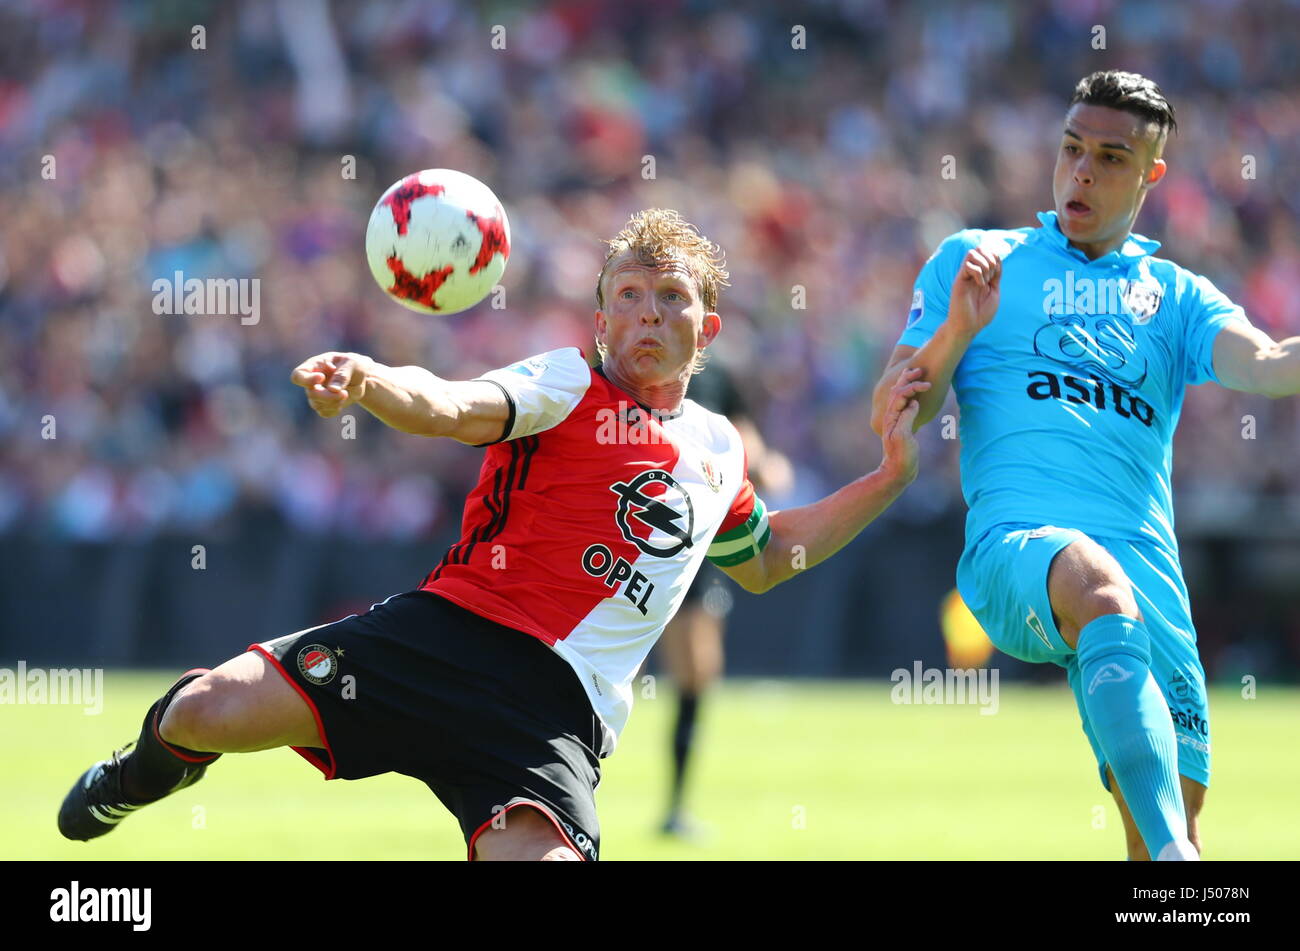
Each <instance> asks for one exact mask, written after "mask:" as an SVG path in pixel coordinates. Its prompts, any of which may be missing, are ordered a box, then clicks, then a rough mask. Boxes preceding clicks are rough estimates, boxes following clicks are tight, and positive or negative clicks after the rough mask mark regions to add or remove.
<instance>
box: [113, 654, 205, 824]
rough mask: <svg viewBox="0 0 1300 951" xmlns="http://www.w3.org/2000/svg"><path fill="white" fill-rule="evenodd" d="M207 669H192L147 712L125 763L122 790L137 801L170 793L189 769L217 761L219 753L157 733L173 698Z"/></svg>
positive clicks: (141, 801) (157, 797)
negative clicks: (178, 742)
mask: <svg viewBox="0 0 1300 951" xmlns="http://www.w3.org/2000/svg"><path fill="white" fill-rule="evenodd" d="M205 673H208V671H207V670H191V671H189V672H188V673H186V674H185V676H183V677H181V679H180V680H178V681H176V683H174V684H173V685H172V688H171V689H170V690H168V691H167V693H166V694H164V695H163V697H162V699H161V700H158V701H157V702H156V703H155V704H154V705H153V706H152V707H150V708H149V712H148V713H147V714H145V718H144V725H143V727H141V729H140V738H139V739H138V740H136V741H135V748H134V749H133V750H131V754H130V755H129V756H128V757H127V758H126V760H125V762H124V763H123V772H122V791H123V792H124V793H126V795H127V797H128V798H130V799H131V800H132V801H134V802H139V803H145V802H152V801H153V800H155V799H159V798H161V797H163V796H165V795H167V794H168V793H169V792H171V791H172V790H173V789H174V788H175V787H176V784H177V783H179V782H180V781H181V780H182V779H184V778H185V775H186V773H187V772H190V771H192V770H194V769H197V768H198V767H200V766H205V765H207V764H208V763H211V762H213V761H215V760H216V759H217V758H218V757H219V756H220V755H221V754H220V753H203V752H198V751H196V750H188V749H186V748H185V747H183V746H177V745H175V744H174V743H168V742H167V741H165V740H164V739H163V738H162V737H161V736H160V735H159V734H158V725H159V724H160V723H162V717H163V713H164V712H165V711H166V710H167V705H168V704H169V703H171V702H172V698H173V697H175V696H176V694H178V693H180V692H181V690H183V689H184V688H185V686H186V685H187V684H189V683H190V682H191V681H193V680H197V679H198V678H199V677H202V676H203V675H204V674H205Z"/></svg>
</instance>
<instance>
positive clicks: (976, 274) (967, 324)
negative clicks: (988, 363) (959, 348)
mask: <svg viewBox="0 0 1300 951" xmlns="http://www.w3.org/2000/svg"><path fill="white" fill-rule="evenodd" d="M1001 282H1002V258H1001V256H1000V255H998V254H997V253H996V252H995V251H994V250H993V249H992V248H988V247H983V248H971V249H970V250H969V251H967V252H966V257H964V258H962V262H961V267H960V268H958V269H957V276H956V277H955V278H954V279H953V282H952V291H951V293H950V294H949V297H948V320H949V321H950V322H952V323H953V324H955V325H956V326H957V328H958V329H959V330H961V331H963V332H964V333H967V334H969V335H970V336H972V337H974V336H975V335H976V334H977V333H979V332H980V331H981V330H983V329H984V328H985V327H987V326H988V324H989V321H991V320H992V319H993V315H994V314H995V313H997V310H998V301H999V299H1000V297H1001V294H1000V290H1001Z"/></svg>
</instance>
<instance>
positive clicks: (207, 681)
mask: <svg viewBox="0 0 1300 951" xmlns="http://www.w3.org/2000/svg"><path fill="white" fill-rule="evenodd" d="M317 736H318V733H317V730H316V724H315V720H314V718H313V717H312V714H311V710H310V709H309V708H308V706H307V704H306V703H305V702H304V701H303V699H302V698H301V697H299V696H298V695H297V694H296V693H295V692H294V691H293V689H292V688H291V687H290V686H289V685H288V684H287V683H286V682H285V681H284V679H283V678H282V677H280V676H279V674H278V673H276V672H275V671H274V669H272V668H271V665H270V663H269V662H268V661H267V660H266V659H265V658H264V657H262V656H261V655H259V654H252V653H249V654H242V655H240V656H239V657H236V658H233V659H232V660H229V661H227V662H226V663H224V664H222V665H221V666H220V667H218V668H217V669H216V670H211V671H209V670H191V671H189V672H187V673H186V674H184V675H183V676H182V677H181V678H180V679H179V680H177V681H176V683H174V684H173V685H172V686H171V688H170V689H169V690H168V691H167V692H166V693H165V694H164V695H163V696H162V697H161V698H160V699H159V700H157V701H155V702H154V704H153V705H152V706H151V707H150V708H149V710H148V712H147V713H146V714H145V717H144V722H143V724H142V725H141V728H140V735H139V736H138V737H137V739H136V740H135V742H134V743H133V744H129V745H128V746H127V747H124V748H123V749H121V750H118V751H116V752H115V753H113V755H112V756H111V757H110V758H109V759H107V760H103V761H101V762H99V763H96V764H94V765H93V766H92V767H91V768H90V769H89V770H87V771H86V772H85V773H84V774H83V775H82V776H81V777H80V778H79V779H78V780H77V782H76V783H74V784H73V787H72V789H71V791H69V793H68V795H67V796H66V797H65V799H64V801H63V805H62V807H61V808H60V810H59V830H60V831H61V832H62V833H63V835H64V836H65V837H67V838H70V839H77V840H82V841H85V840H88V839H92V838H96V837H98V836H101V835H104V834H105V833H107V832H110V831H112V829H113V828H114V827H116V825H117V823H119V822H121V820H122V819H124V818H126V816H127V815H129V814H130V813H131V812H134V811H135V810H136V809H138V808H140V807H141V806H145V805H148V804H150V803H153V802H157V801H158V800H159V799H162V798H164V797H166V796H168V795H170V794H171V793H173V792H177V791H178V790H181V789H185V788H187V787H189V786H192V785H194V783H196V782H198V781H199V780H200V779H202V778H203V774H204V773H205V772H206V770H207V768H208V766H209V765H211V764H212V763H213V762H215V761H216V760H217V759H218V758H219V757H220V756H221V754H222V753H233V752H246V751H251V750H261V749H270V748H272V747H275V746H284V745H288V744H298V745H314V744H316V743H317V739H316V738H317Z"/></svg>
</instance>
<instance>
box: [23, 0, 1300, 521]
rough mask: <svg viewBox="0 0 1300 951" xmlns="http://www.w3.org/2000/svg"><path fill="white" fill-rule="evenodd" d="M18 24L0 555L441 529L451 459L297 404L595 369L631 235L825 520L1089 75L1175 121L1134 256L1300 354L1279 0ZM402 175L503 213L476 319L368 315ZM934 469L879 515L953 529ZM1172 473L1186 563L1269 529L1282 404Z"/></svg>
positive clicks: (1293, 451) (185, 14) (874, 454)
mask: <svg viewBox="0 0 1300 951" xmlns="http://www.w3.org/2000/svg"><path fill="white" fill-rule="evenodd" d="M20 7H21V5H19V6H18V7H16V6H12V5H8V4H6V5H3V6H0V50H3V55H2V56H0V151H2V157H0V220H3V223H4V225H3V234H2V236H0V367H2V368H3V369H2V370H0V532H8V531H15V530H20V529H28V530H33V531H37V532H40V533H42V534H46V535H51V536H59V537H67V538H73V539H86V540H111V539H115V538H120V537H129V536H140V535H150V534H153V533H158V532H165V531H171V530H189V529H194V528H202V529H204V530H207V531H218V532H219V531H221V530H223V528H225V529H228V528H229V526H231V525H232V524H235V523H236V522H237V521H238V519H239V518H241V517H250V516H251V517H257V518H266V519H282V520H284V521H285V522H287V523H289V524H292V525H294V526H296V527H297V528H299V529H301V530H303V531H307V532H312V533H321V534H330V533H336V532H342V533H344V534H349V535H356V536H363V537H379V538H414V537H422V536H424V535H426V534H428V533H430V532H433V531H435V530H437V529H440V528H442V527H445V526H446V525H447V524H448V522H447V520H451V522H453V523H454V522H455V521H456V520H458V519H459V510H460V500H461V498H462V497H463V494H464V492H465V490H466V489H467V487H468V486H469V484H470V483H471V480H472V479H473V477H474V476H475V474H476V472H477V470H478V465H479V461H480V453H479V452H478V451H476V450H473V449H470V448H468V447H463V446H460V445H458V444H451V443H448V442H445V441H442V440H425V439H419V438H416V437H412V436H406V435H402V434H398V433H394V432H392V431H390V430H388V429H387V428H386V427H384V426H383V425H382V424H380V423H379V422H378V421H377V420H375V419H373V418H371V417H369V416H368V414H366V413H365V412H364V411H362V410H359V409H357V410H354V411H352V412H354V414H355V415H356V417H357V419H356V426H357V428H356V438H355V439H346V438H343V436H344V434H343V432H342V429H341V426H342V424H341V423H340V421H339V420H338V419H334V420H320V419H318V418H317V417H316V416H315V415H314V414H313V413H312V412H311V411H310V409H309V408H308V406H307V404H306V401H305V400H304V399H303V396H302V392H301V391H300V390H299V389H298V388H296V387H294V386H292V385H291V384H290V383H289V373H290V371H291V370H292V368H293V367H294V366H295V365H296V364H297V363H298V362H299V361H301V360H303V359H304V358H306V357H308V356H310V355H312V354H315V353H318V352H321V351H324V350H331V349H338V350H355V351H361V352H365V353H368V354H370V355H372V356H374V357H375V358H377V359H379V360H381V361H383V362H385V363H390V364H397V365H401V364H419V365H422V366H425V367H428V368H429V369H431V370H432V371H433V372H435V373H437V374H439V375H442V376H448V377H453V378H460V379H467V378H470V377H473V376H475V375H477V374H478V373H480V372H482V371H484V370H486V369H489V368H491V367H494V366H500V365H503V364H506V363H509V362H512V361H514V360H516V359H519V358H522V357H524V356H527V355H530V354H533V353H536V352H539V351H543V350H548V349H552V348H555V347H561V346H571V345H576V346H581V347H583V348H584V349H585V350H586V351H587V352H588V353H589V354H590V353H591V351H592V346H591V318H592V313H593V311H594V309H595V301H594V284H595V276H596V273H597V271H598V270H599V267H600V264H601V261H602V260H603V253H604V252H603V246H602V244H601V243H600V240H599V239H600V238H602V237H607V236H610V235H612V234H613V233H614V232H616V231H617V230H618V229H619V228H620V227H621V226H622V224H623V222H624V221H625V220H626V219H627V217H628V216H629V215H630V214H631V213H632V212H634V211H636V210H638V209H640V208H644V207H672V208H676V209H678V210H679V211H681V212H682V214H683V215H685V216H686V217H687V218H688V219H690V220H692V221H694V222H695V223H696V224H698V225H699V227H700V228H701V230H702V231H703V232H704V233H705V234H707V235H708V236H710V237H711V238H713V239H714V240H715V241H717V242H718V243H719V244H721V246H722V247H723V248H724V250H725V251H726V254H727V257H728V261H729V265H730V270H731V285H732V286H731V287H730V288H727V289H724V291H723V294H722V300H721V307H720V309H721V312H722V315H723V318H724V329H723V333H722V336H721V337H720V338H719V341H718V346H717V351H716V353H715V355H714V358H713V359H714V362H716V363H718V364H721V365H722V366H723V367H724V368H727V369H729V370H730V371H731V372H733V374H734V375H735V376H736V377H737V382H738V384H739V385H740V387H741V388H742V390H743V391H744V392H745V393H746V394H747V396H748V397H749V399H750V401H751V403H752V404H753V406H754V407H755V416H756V419H757V421H758V424H759V427H760V429H761V430H762V431H763V433H764V434H765V436H766V438H767V440H768V441H769V442H770V443H771V444H773V445H774V446H775V447H777V448H779V449H781V450H782V451H783V452H784V453H785V454H786V455H787V456H788V457H789V458H790V459H791V460H792V461H793V462H794V465H795V471H796V479H795V483H796V488H795V489H794V492H793V495H792V496H791V497H788V498H783V499H772V500H770V502H771V503H772V504H776V505H778V506H780V505H787V504H792V503H798V502H800V501H803V500H806V499H811V498H815V497H817V496H819V495H820V494H822V493H823V492H825V491H827V490H828V489H831V488H834V487H835V486H837V485H839V484H841V483H842V482H843V481H845V480H846V479H849V478H852V477H853V476H854V475H856V474H859V473H861V472H864V471H867V470H868V469H870V468H872V467H874V465H875V464H876V463H877V461H878V457H879V442H878V440H877V439H876V437H875V436H874V435H873V434H872V433H871V432H870V429H869V425H868V422H867V420H868V412H867V406H868V403H869V398H870V390H871V387H872V386H873V384H874V382H875V379H876V377H877V375H878V373H879V371H880V369H881V368H882V366H883V363H884V361H885V359H886V358H887V356H888V354H889V352H890V350H891V349H892V348H893V345H894V343H895V342H896V340H897V337H898V335H899V333H900V332H901V329H902V326H903V323H904V321H905V318H906V313H907V310H908V307H909V303H910V300H911V288H912V282H913V280H914V278H915V276H916V273H917V271H918V269H919V268H920V266H921V265H922V263H923V262H924V261H925V260H926V258H927V257H928V256H929V254H930V253H931V251H932V250H933V249H934V247H935V246H936V245H937V244H938V243H939V241H940V240H942V239H943V238H944V237H945V236H946V235H947V234H949V233H951V232H953V231H955V230H958V229H960V228H962V227H968V226H969V227H981V226H988V227H1021V226H1024V225H1036V224H1037V222H1036V221H1035V219H1034V213H1035V212H1037V211H1041V210H1047V209H1049V208H1050V207H1051V201H1052V193H1051V172H1052V165H1053V162H1054V158H1055V150H1056V147H1057V142H1058V136H1059V130H1060V126H1061V121H1062V117H1063V115H1064V112H1065V108H1066V103H1067V101H1068V98H1069V95H1070V93H1071V91H1072V88H1073V85H1074V83H1075V82H1076V81H1077V80H1078V79H1079V78H1080V77H1081V76H1083V75H1085V74H1086V73H1089V72H1091V71H1093V70H1095V69H1102V68H1126V69H1132V70H1135V71H1139V72H1143V73H1146V74H1148V75H1150V76H1151V77H1152V78H1154V79H1156V80H1157V81H1158V82H1159V83H1161V85H1162V86H1163V88H1164V90H1165V92H1166V94H1167V95H1168V97H1169V98H1170V100H1171V101H1172V103H1173V104H1174V106H1175V108H1176V109H1177V113H1178V122H1179V129H1180V131H1179V133H1178V134H1177V135H1176V136H1174V137H1173V138H1172V139H1171V141H1170V144H1169V146H1168V149H1167V151H1166V158H1167V160H1168V161H1169V164H1170V172H1169V175H1168V177H1167V178H1166V179H1165V181H1164V182H1163V183H1162V184H1161V185H1160V186H1159V187H1158V188H1156V189H1155V190H1154V191H1153V192H1152V194H1151V196H1150V199H1149V200H1148V202H1147V204H1146V207H1145V209H1144V210H1143V212H1142V215H1141V216H1140V218H1139V220H1138V226H1137V229H1136V230H1137V231H1138V232H1139V233H1142V234H1146V235H1148V236H1151V237H1155V238H1158V239H1159V240H1161V241H1162V242H1163V248H1162V250H1161V252H1159V253H1160V255H1161V256H1165V257H1169V258H1171V259H1173V260H1175V261H1177V262H1179V263H1180V264H1182V265H1183V266H1185V267H1187V268H1189V269H1191V270H1193V271H1196V272H1200V273H1204V274H1206V275H1207V276H1208V277H1210V278H1211V279H1212V280H1213V281H1214V282H1215V283H1216V284H1217V285H1218V286H1219V287H1220V288H1221V289H1222V290H1223V291H1224V292H1225V293H1227V294H1228V295H1229V296H1230V297H1231V298H1233V299H1234V300H1235V301H1237V302H1238V303H1240V304H1241V305H1242V306H1244V307H1245V309H1246V312H1247V314H1248V315H1249V316H1250V318H1251V320H1252V321H1253V322H1254V323H1255V324H1256V325H1257V326H1259V327H1261V328H1264V329H1265V330H1267V331H1268V332H1269V333H1271V334H1272V335H1273V336H1274V337H1275V338H1279V339H1280V338H1281V337H1284V336H1289V335H1293V334H1297V333H1300V293H1297V288H1298V287H1300V242H1298V241H1297V231H1296V226H1295V223H1296V221H1297V219H1298V216H1300V163H1297V162H1296V161H1295V156H1296V155H1297V154H1300V70H1297V69H1296V66H1295V62H1296V56H1297V54H1298V53H1300V50H1298V48H1297V47H1298V46H1300V43H1298V41H1297V34H1298V32H1300V31H1298V30H1297V26H1300V10H1298V9H1297V8H1296V6H1295V5H1294V4H1285V3H1278V4H1270V3H1251V4H1246V3H1244V2H1235V0H1203V2H1187V3H1172V2H1168V3H1156V2H1137V0H1134V2H1129V0H1125V2H1123V3H1120V2H1118V0H1117V2H1106V0H1086V2H1075V0H1070V2H1066V0H1060V2H1054V3H1041V4H1024V3H1015V2H1010V0H1006V2H1002V0H987V2H971V3H962V4H947V3H933V4H908V3H901V2H898V3H892V2H870V0H863V2H851V0H843V2H824V3H801V4H797V5H794V4H786V3H779V2H764V3H750V4H746V5H744V12H743V13H742V12H739V11H735V10H729V9H727V5H724V4H720V3H712V2H672V0H667V2H657V3H628V4H623V3H598V2H579V0H573V2H546V3H537V4H484V5H479V4H469V3H464V4H458V3H450V2H424V0H375V2H366V3H361V2H355V3H344V2H326V0H279V2H271V3H264V2H226V3H220V2H217V0H210V2H207V0H205V2H199V0H187V2H161V0H157V2H125V0H123V2H98V0H94V2H92V0H58V2H54V0H50V2H46V3H41V4H36V5H34V9H32V10H20ZM1098 26H1100V27H1102V31H1101V33H1100V34H1099V32H1098V30H1097V27H1098ZM196 27H202V29H201V30H196V29H195V28H196ZM800 28H802V29H800ZM1099 37H1100V39H1101V45H1102V47H1103V48H1097V46H1098V39H1099ZM196 47H198V48H196ZM50 157H52V160H51V158H50ZM948 157H950V158H948ZM430 167H449V168H456V169H461V170H463V171H466V172H468V173H470V174H472V175H475V176H477V177H479V178H481V179H482V180H484V181H485V182H487V183H488V184H489V185H490V186H491V187H492V188H493V189H494V190H495V191H496V193H497V195H498V196H499V197H500V198H501V199H502V201H503V202H504V204H505V206H506V208H507V211H508V213H509V215H510V219H511V224H512V228H513V239H514V247H513V253H512V257H511V261H510V265H509V268H508V269H507V272H506V276H505V278H504V286H505V289H506V293H505V307H504V308H503V309H500V310H494V309H492V308H491V307H490V306H489V305H488V304H486V303H485V304H483V305H481V306H480V307H478V308H476V309H475V310H474V311H473V312H471V313H470V314H469V315H467V316H462V317H455V318H449V319H448V318H439V317H426V316H422V315H419V314H415V313H411V312H408V311H406V310H405V309H403V308H401V307H399V306H398V305H396V304H394V303H392V302H391V301H389V300H388V299H387V298H386V297H385V295H384V294H383V293H382V292H381V291H380V289H379V288H378V286H377V285H376V284H375V282H374V280H373V279H372V278H371V276H370V274H369V272H368V270H367V267H366V263H365V258H364V253H363V234H364V229H365V223H366V220H367V217H368V215H369V211H370V208H371V206H372V204H373V203H374V201H375V200H376V198H377V197H378V196H379V194H380V193H381V192H382V191H383V190H384V188H386V187H387V186H388V185H389V184H390V183H391V182H392V181H394V180H396V179H397V178H399V177H401V176H402V175H404V174H406V173H408V172H411V171H415V170H417V169H421V168H430ZM945 169H947V170H949V171H950V173H951V174H948V175H945V174H944V172H945ZM176 271H180V272H182V273H183V274H184V276H185V277H186V278H195V277H197V278H200V279H202V278H209V277H212V278H237V279H240V278H256V279H258V280H259V281H260V314H259V319H258V320H257V322H256V323H250V322H246V321H241V319H240V317H239V316H238V315H235V316H194V315H191V316H184V315H171V316H169V315H160V314H157V313H155V309H154V308H153V306H152V301H153V297H154V292H153V290H152V285H153V282H154V281H155V280H157V279H159V278H166V279H171V277H172V276H173V275H174V273H175V272H176ZM1247 417H1250V419H1249V421H1248V420H1247V419H1246V418H1247ZM50 435H54V436H55V438H46V437H48V436H50ZM1252 435H1253V437H1254V438H1250V437H1251V436H1252ZM923 442H924V450H925V456H924V460H923V463H922V465H923V474H922V476H921V479H920V480H919V482H918V484H917V486H916V487H914V488H913V489H912V490H911V491H910V492H909V493H908V494H907V496H905V500H904V501H903V502H902V503H900V505H899V506H898V507H897V510H896V511H891V513H890V516H889V517H891V518H902V519H909V518H910V519H922V520H923V519H928V518H937V517H945V516H946V517H951V516H952V514H953V512H955V511H960V506H961V500H960V493H959V487H958V482H957V470H956V453H957V445H956V442H955V440H951V439H949V440H945V439H943V438H942V427H941V426H940V425H939V424H938V423H936V424H935V425H933V426H931V427H929V428H928V429H927V430H926V432H925V435H924V439H923ZM1175 462H1176V465H1175V488H1176V494H1177V493H1182V494H1183V495H1184V500H1183V501H1184V503H1185V508H1184V510H1183V511H1181V512H1180V519H1181V518H1183V517H1184V515H1186V517H1187V519H1188V520H1189V521H1188V522H1187V524H1186V525H1183V524H1180V528H1186V527H1188V526H1190V527H1192V528H1194V527H1195V526H1196V525H1197V524H1201V523H1205V524H1215V523H1218V524H1223V523H1229V524H1235V525H1247V524H1251V519H1252V518H1254V519H1256V520H1258V519H1261V518H1263V519H1267V520H1269V521H1271V522H1272V523H1274V524H1276V520H1277V518H1278V515H1279V513H1281V514H1282V516H1283V517H1284V518H1289V519H1291V521H1292V522H1293V523H1294V522H1297V521H1300V412H1297V403H1296V401H1295V400H1282V401H1269V400H1265V399H1262V398H1253V397H1244V396H1241V395H1239V394H1234V393H1230V392H1227V391H1225V390H1222V389H1219V388H1218V387H1215V386H1203V387H1197V388H1194V389H1193V390H1192V391H1191V392H1189V394H1188V398H1187V402H1186V405H1185V408H1184V412H1183V421H1182V426H1181V431H1180V435H1179V439H1178V442H1177V444H1176V452H1175Z"/></svg>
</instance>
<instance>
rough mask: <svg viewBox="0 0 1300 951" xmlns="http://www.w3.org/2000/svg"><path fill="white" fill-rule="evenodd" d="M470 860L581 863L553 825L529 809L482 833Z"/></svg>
mask: <svg viewBox="0 0 1300 951" xmlns="http://www.w3.org/2000/svg"><path fill="white" fill-rule="evenodd" d="M474 857H475V858H476V859H477V860H478V861H480V862H534V861H538V860H541V861H553V862H554V861H559V862H565V861H581V858H580V857H579V856H578V854H577V853H576V852H575V851H574V850H573V847H572V846H571V845H570V844H569V843H568V842H567V841H566V840H565V839H564V837H563V836H561V835H560V833H559V831H558V830H557V829H556V828H555V825H554V823H552V822H551V820H550V819H549V818H547V817H546V816H545V815H543V814H542V812H541V811H540V810H538V809H534V808H533V807H531V806H521V807H519V808H516V809H511V810H510V811H509V812H508V813H507V814H506V815H505V816H504V825H502V826H500V827H498V828H491V829H488V830H485V831H484V833H483V834H482V835H481V836H479V838H478V841H477V842H476V843H475V845H474Z"/></svg>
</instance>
